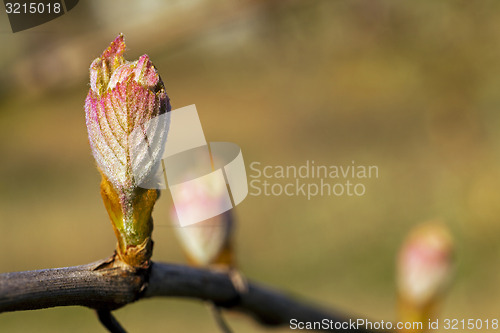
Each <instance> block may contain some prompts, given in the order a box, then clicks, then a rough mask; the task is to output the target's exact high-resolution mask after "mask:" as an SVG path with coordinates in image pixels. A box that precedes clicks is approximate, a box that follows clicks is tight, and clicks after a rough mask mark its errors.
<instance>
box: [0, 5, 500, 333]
mask: <svg viewBox="0 0 500 333" xmlns="http://www.w3.org/2000/svg"><path fill="white" fill-rule="evenodd" d="M120 32H122V33H124V34H125V36H126V42H127V46H128V51H127V53H126V58H127V59H129V60H133V59H136V58H137V57H138V56H140V55H141V54H144V53H147V54H149V56H150V57H151V59H152V61H153V62H154V63H155V65H156V66H157V68H158V69H159V71H160V73H161V75H162V78H163V81H164V82H165V85H166V88H167V92H168V94H169V96H170V97H171V99H172V104H173V107H174V108H177V107H182V106H186V105H189V104H196V105H197V108H198V111H199V115H200V118H201V121H202V124H203V126H204V130H205V135H206V137H207V139H208V140H209V141H229V142H234V143H237V144H238V145H239V146H240V147H241V148H242V151H243V157H244V159H245V163H246V165H247V171H249V170H248V166H249V164H250V163H251V162H253V161H258V162H261V163H262V164H263V165H302V164H304V163H305V161H306V160H314V161H315V163H316V164H326V165H349V164H351V161H355V162H356V164H361V165H377V166H378V167H379V178H378V179H372V180H369V181H366V182H365V185H366V189H367V191H366V194H365V195H364V196H362V197H347V196H343V197H315V198H312V199H311V200H307V199H306V198H304V197H288V196H279V197H266V196H258V197H256V196H248V197H247V199H246V200H245V201H244V202H243V203H242V204H240V205H239V206H238V207H237V208H236V211H235V213H236V214H237V217H238V230H237V241H238V243H237V245H238V257H239V262H240V265H241V268H242V271H243V272H244V274H245V275H246V276H248V277H249V278H250V279H253V280H257V281H260V282H262V283H265V284H268V285H270V286H274V287H276V288H278V289H282V290H285V291H289V292H290V293H291V294H292V295H295V296H297V297H299V298H300V297H302V298H304V299H307V300H311V301H313V302H316V303H317V304H321V305H324V306H329V307H332V308H335V309H337V310H340V311H342V312H345V313H348V314H351V315H353V316H356V317H365V316H366V317H369V318H372V319H374V320H382V319H383V320H394V319H395V318H396V315H395V303H396V293H395V276H394V271H395V257H396V253H397V251H398V248H399V247H400V245H401V243H402V241H403V239H404V238H405V236H406V235H407V234H408V232H409V231H410V230H411V229H412V228H413V227H414V226H415V225H417V224H419V223H421V222H423V221H426V220H429V219H434V218H441V219H442V220H443V221H445V223H446V224H447V225H448V226H449V228H450V230H451V231H452V233H453V235H454V237H455V241H456V258H457V268H456V276H455V280H454V283H453V285H452V288H451V290H450V292H449V294H448V295H447V297H446V299H445V300H444V305H443V309H442V316H443V317H448V318H458V319H469V318H474V319H476V318H479V319H488V318H490V319H491V318H498V304H499V302H500V285H499V284H498V281H499V280H500V269H499V257H500V221H499V219H500V131H499V129H500V3H499V2H498V1H481V2H472V1H432V0H427V1H419V2H410V1H381V0H364V1H361V0H354V1H327V0H324V1H316V0H312V1H298V0H295V1H293V0H289V1H277V0H275V1H272V0H270V1H258V0H245V1H237V2H236V1H229V0H214V1H208V0H189V1H187V0H183V1H181V0H176V1H166V0H165V1H152V0H151V1H132V0H128V1H120V2H118V1H99V0H88V1H84V0H82V1H80V3H79V4H78V5H77V6H76V7H75V8H74V9H73V10H72V11H70V12H69V13H67V14H66V15H64V16H62V17H60V18H58V19H56V20H54V21H51V22H49V23H47V24H44V25H42V26H39V27H36V28H32V29H29V30H26V31H23V32H19V33H15V34H13V33H12V32H11V31H10V27H9V25H8V20H7V16H6V14H5V12H4V11H3V10H2V12H1V13H0V45H1V51H0V156H1V157H0V161H1V163H0V175H1V179H0V272H9V271H19V270H31V269H41V268H49V267H61V266H71V265H78V264H84V263H88V262H91V261H94V260H97V259H100V258H104V257H106V256H108V255H110V254H111V253H112V251H113V249H114V246H115V237H114V234H113V232H112V229H111V226H110V223H109V221H108V217H107V214H106V211H105V209H104V207H103V204H102V202H101V198H100V195H99V189H98V188H99V175H98V173H97V171H96V169H95V166H94V161H93V158H92V156H91V153H90V149H89V146H88V141H87V136H86V128H85V121H84V111H83V101H84V98H85V96H86V93H87V91H88V88H89V85H88V66H89V64H90V62H91V61H92V60H93V59H94V58H96V57H97V56H99V55H100V53H101V52H102V51H103V50H104V49H105V48H106V47H107V45H108V44H109V42H110V41H111V40H113V39H114V38H115V37H116V35H117V34H118V33H120ZM285 181H287V180H285ZM170 200H171V199H170V196H169V194H168V193H167V192H165V193H164V194H163V197H162V201H161V202H160V203H159V204H158V205H157V207H156V208H155V231H154V240H155V241H156V243H155V253H154V259H155V260H161V261H168V262H176V263H183V262H184V257H183V255H182V252H181V249H180V246H179V243H178V241H177V239H176V238H175V234H174V230H173V229H172V227H171V226H170V224H169V220H168V216H169V214H168V208H169V204H170ZM116 316H117V318H118V319H119V320H120V321H121V322H122V324H123V325H124V326H125V327H126V328H128V329H129V330H130V332H146V331H148V332H167V331H169V332H184V331H186V332H217V329H216V327H215V324H214V322H213V320H212V318H211V317H210V314H209V312H208V311H207V310H206V308H205V307H204V306H203V304H202V303H201V302H196V301H190V300H176V299H156V300H145V301H139V302H137V303H135V304H132V305H129V306H127V307H125V308H123V309H120V310H118V311H116ZM227 318H228V321H229V322H230V325H231V326H232V327H233V329H234V330H235V331H236V332H256V331H265V329H264V328H262V327H260V326H258V325H257V324H255V323H254V322H253V321H252V320H250V319H248V318H246V317H243V316H240V315H234V314H232V315H228V316H227ZM0 330H1V331H4V332H31V331H37V332H54V331H60V332H66V331H71V332H105V330H104V329H103V328H102V327H101V326H100V324H99V323H98V321H97V319H96V318H95V315H94V314H93V313H92V311H90V310H88V309H85V308H80V307H68V308H55V309H48V310H39V311H29V312H18V313H5V314H2V315H0ZM275 331H277V332H279V331H286V330H285V329H282V330H275Z"/></svg>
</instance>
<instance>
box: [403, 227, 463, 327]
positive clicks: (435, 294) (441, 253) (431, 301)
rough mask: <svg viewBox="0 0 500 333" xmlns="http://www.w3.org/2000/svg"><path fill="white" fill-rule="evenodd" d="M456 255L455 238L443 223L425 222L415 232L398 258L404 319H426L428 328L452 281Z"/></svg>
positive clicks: (408, 320)
mask: <svg viewBox="0 0 500 333" xmlns="http://www.w3.org/2000/svg"><path fill="white" fill-rule="evenodd" d="M453 256H454V246H453V240H452V237H451V235H450V233H449V231H448V229H447V228H446V227H445V226H444V225H443V224H441V223H440V222H437V221H433V222H428V223H425V224H421V225H419V226H417V227H416V228H415V229H413V230H412V231H411V233H410V234H409V236H408V238H407V239H406V240H405V242H404V244H403V246H402V248H401V250H400V252H399V256H398V259H397V288H398V295H399V315H400V318H399V319H400V321H405V322H423V327H424V330H423V331H426V330H425V328H426V327H427V323H428V319H433V318H435V317H436V311H437V308H438V306H439V305H440V303H441V301H442V299H443V298H444V296H445V292H446V290H447V289H448V287H449V284H450V282H451V277H452V273H453V266H454V265H453V264H454V262H453ZM423 331H422V330H404V331H403V332H423Z"/></svg>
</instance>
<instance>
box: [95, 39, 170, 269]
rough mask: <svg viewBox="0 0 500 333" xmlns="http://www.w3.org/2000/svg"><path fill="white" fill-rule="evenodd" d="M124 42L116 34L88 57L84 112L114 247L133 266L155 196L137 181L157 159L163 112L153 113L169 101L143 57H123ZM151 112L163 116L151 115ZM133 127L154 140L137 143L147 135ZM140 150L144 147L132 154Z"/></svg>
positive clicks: (164, 127) (143, 247)
mask: <svg viewBox="0 0 500 333" xmlns="http://www.w3.org/2000/svg"><path fill="white" fill-rule="evenodd" d="M125 48H126V47H125V42H124V37H123V35H119V36H118V37H117V38H116V39H115V40H114V41H113V42H112V43H111V45H110V46H109V47H108V48H107V49H106V50H105V51H104V52H103V54H102V55H101V56H100V57H99V58H97V59H95V60H94V61H93V62H92V64H91V66H90V90H89V93H88V95H87V98H86V100H85V114H86V123H87V130H88V135H89V142H90V146H91V149H92V154H93V156H94V158H95V160H96V163H97V167H98V168H99V170H100V172H101V174H102V183H101V194H102V196H103V200H104V203H105V206H106V209H107V210H108V213H109V215H110V218H111V221H112V224H113V228H114V230H115V233H116V235H117V238H118V245H119V247H118V253H119V255H120V256H121V258H122V259H123V260H124V261H125V262H127V263H129V264H131V265H134V266H138V265H144V264H145V263H147V261H148V260H149V257H150V255H151V247H152V241H151V232H152V219H151V212H152V209H153V205H154V203H155V201H156V198H157V196H158V193H157V191H156V190H148V189H143V188H140V187H139V186H138V185H139V184H141V183H142V182H143V181H144V180H145V179H146V178H148V177H149V176H150V175H151V174H152V173H153V172H154V171H155V170H156V168H157V166H158V164H159V162H160V159H161V156H162V154H163V149H164V144H162V143H164V142H165V140H166V136H167V133H168V126H169V123H168V119H169V118H168V117H158V116H160V115H162V114H165V113H166V112H168V111H170V109H171V107H170V103H169V98H168V96H167V93H166V92H165V87H164V85H163V82H162V80H161V78H160V76H159V74H158V72H157V70H156V68H155V67H154V65H153V64H152V63H151V61H150V60H149V57H148V56H147V55H143V56H141V57H140V58H139V59H138V60H136V61H132V62H129V61H126V60H125V59H124V58H123V53H124V52H125ZM153 118H157V119H163V120H166V121H151V120H152V119H153ZM134 130H135V131H134ZM137 133H144V134H143V136H145V135H146V133H148V134H153V135H154V136H155V139H154V142H155V143H154V146H153V145H152V146H147V147H138V145H140V144H144V142H148V141H147V140H144V137H139V138H138V137H137ZM158 143H159V144H158ZM141 151H144V152H145V153H144V154H138V152H141ZM138 166H140V167H138ZM138 170H139V172H138Z"/></svg>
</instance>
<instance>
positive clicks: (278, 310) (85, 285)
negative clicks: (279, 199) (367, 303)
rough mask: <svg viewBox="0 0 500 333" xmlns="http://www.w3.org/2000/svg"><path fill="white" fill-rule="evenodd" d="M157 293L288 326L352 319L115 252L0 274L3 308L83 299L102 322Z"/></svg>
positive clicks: (221, 276)
mask: <svg viewBox="0 0 500 333" xmlns="http://www.w3.org/2000/svg"><path fill="white" fill-rule="evenodd" d="M158 296H164V297H188V298H193V299H200V300H208V301H212V302H214V303H215V304H217V305H218V306H220V307H223V308H228V309H231V310H235V311H239V312H243V313H246V314H248V315H250V316H252V317H253V318H254V319H255V320H257V321H258V322H260V323H262V324H264V325H268V326H278V325H283V326H288V325H289V324H290V320H291V319H297V320H298V321H301V322H307V321H309V322H311V321H322V320H323V319H328V320H333V322H338V321H339V322H344V321H349V317H346V316H342V315H340V314H337V313H332V312H330V311H326V310H323V309H320V308H318V307H315V306H312V305H310V304H306V303H303V302H301V301H297V300H294V299H292V298H290V297H288V296H286V295H285V294H283V293H280V292H278V291H275V290H272V289H270V288H267V287H263V286H261V285H258V284H255V283H251V282H249V283H248V291H247V292H246V293H243V294H239V293H238V292H237V290H236V289H235V287H234V286H233V283H232V282H231V279H230V277H229V276H228V275H227V274H225V273H221V272H215V271H211V270H205V269H198V268H192V267H187V266H181V265H174V264H163V263H152V265H151V266H150V267H149V269H133V268H131V267H130V266H127V265H125V264H123V263H121V262H120V261H119V260H116V259H115V258H114V257H112V258H109V259H106V260H101V261H98V262H95V263H92V264H88V265H82V266H74V267H65V268H54V269H44V270H37V271H26V272H15V273H4V274H0V313H1V312H7V311H19V310H33V309H41V308H49V307H55V306H68V305H82V306H86V307H89V308H92V309H96V310H98V315H99V319H100V320H101V322H103V323H106V322H107V323H109V325H113V324H117V323H113V321H114V318H113V317H112V316H111V315H109V311H111V310H115V309H117V308H119V307H122V306H125V305H127V304H129V303H132V302H134V301H136V300H139V299H143V298H150V297H158ZM353 319H354V318H353ZM354 320H355V319H354ZM117 327H119V325H118V326H117ZM342 332H370V331H368V330H349V329H346V330H342Z"/></svg>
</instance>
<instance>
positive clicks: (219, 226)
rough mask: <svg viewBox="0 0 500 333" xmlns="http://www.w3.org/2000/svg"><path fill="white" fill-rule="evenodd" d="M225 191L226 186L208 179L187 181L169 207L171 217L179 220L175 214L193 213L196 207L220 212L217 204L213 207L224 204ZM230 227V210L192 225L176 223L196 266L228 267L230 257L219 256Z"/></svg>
mask: <svg viewBox="0 0 500 333" xmlns="http://www.w3.org/2000/svg"><path fill="white" fill-rule="evenodd" d="M224 185H225V184H224ZM226 193H227V188H226V187H225V186H224V187H220V183H218V182H210V179H207V180H206V181H203V182H186V183H185V185H184V188H183V191H182V192H181V193H179V196H178V200H176V206H175V207H174V206H172V208H171V211H170V215H171V220H172V221H173V222H174V223H175V222H176V221H177V222H178V218H177V214H179V213H180V211H182V214H183V216H185V217H186V216H189V214H195V215H196V214H197V211H199V210H202V211H207V212H208V211H212V210H214V211H220V208H219V207H213V206H217V205H219V206H224V205H225V201H226V200H225V195H226ZM193 210H195V211H193ZM232 229H233V219H232V214H231V211H230V210H229V211H226V212H224V213H222V214H219V215H217V216H214V217H212V218H209V219H207V220H204V221H201V222H198V223H195V224H192V225H188V226H180V224H178V223H177V228H176V231H177V235H178V237H179V239H180V241H181V243H182V246H183V248H184V251H185V252H186V254H187V256H188V258H189V259H190V261H191V263H193V264H196V265H198V266H209V265H214V264H220V265H228V266H231V265H232V262H231V261H232V259H231V258H224V259H223V260H219V259H221V254H222V251H223V250H229V249H227V247H228V246H229V245H230V244H229V243H230V241H231V234H232ZM228 255H231V254H229V253H228Z"/></svg>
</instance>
